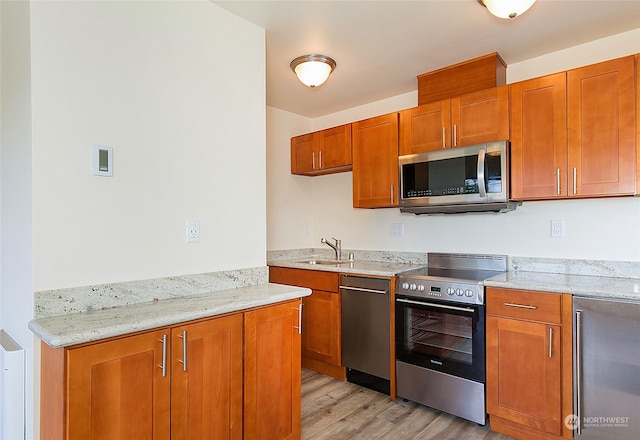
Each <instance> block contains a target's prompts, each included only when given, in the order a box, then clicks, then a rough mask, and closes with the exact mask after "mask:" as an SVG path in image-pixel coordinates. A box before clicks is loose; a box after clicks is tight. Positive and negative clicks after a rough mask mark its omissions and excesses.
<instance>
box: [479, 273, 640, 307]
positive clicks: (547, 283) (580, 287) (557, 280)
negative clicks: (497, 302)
mask: <svg viewBox="0 0 640 440" xmlns="http://www.w3.org/2000/svg"><path fill="white" fill-rule="evenodd" d="M484 285H485V287H503V288H508V289H523V290H534V291H540V292H555V293H568V294H571V295H574V296H585V297H599V298H609V299H618V300H632V301H640V278H615V277H606V276H592V275H573V274H557V273H546V272H518V271H517V272H506V273H504V274H500V275H496V276H494V277H492V278H489V279H488V280H485V281H484Z"/></svg>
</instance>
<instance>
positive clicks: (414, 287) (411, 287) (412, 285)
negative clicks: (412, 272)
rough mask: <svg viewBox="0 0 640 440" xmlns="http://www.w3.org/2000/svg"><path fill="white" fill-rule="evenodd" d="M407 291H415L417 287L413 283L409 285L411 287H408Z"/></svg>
mask: <svg viewBox="0 0 640 440" xmlns="http://www.w3.org/2000/svg"><path fill="white" fill-rule="evenodd" d="M409 289H411V290H416V289H417V286H416V285H415V284H414V283H411V285H410V286H409Z"/></svg>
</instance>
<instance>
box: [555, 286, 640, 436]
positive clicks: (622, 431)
mask: <svg viewBox="0 0 640 440" xmlns="http://www.w3.org/2000/svg"><path fill="white" fill-rule="evenodd" d="M573 310H574V365H573V368H574V372H573V377H574V397H575V399H574V413H575V414H574V419H573V420H565V423H573V425H574V427H575V436H574V437H575V439H576V440H596V439H602V440H608V439H616V440H631V439H633V440H635V439H638V438H640V409H639V408H640V303H638V302H626V301H615V300H602V299H595V298H580V297H575V298H574V300H573Z"/></svg>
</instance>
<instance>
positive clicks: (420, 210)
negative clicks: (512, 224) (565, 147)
mask: <svg viewBox="0 0 640 440" xmlns="http://www.w3.org/2000/svg"><path fill="white" fill-rule="evenodd" d="M398 166H399V176H400V211H401V212H412V213H414V214H438V213H445V214H450V213H460V212H478V211H500V212H505V211H511V210H513V209H515V208H516V207H517V206H518V205H519V204H520V202H514V201H511V200H509V196H510V194H509V174H508V173H509V142H508V141H497V142H488V143H484V144H478V145H471V146H468V147H460V148H449V149H446V150H437V151H430V152H427V153H419V154H410V155H405V156H400V158H399V161H398Z"/></svg>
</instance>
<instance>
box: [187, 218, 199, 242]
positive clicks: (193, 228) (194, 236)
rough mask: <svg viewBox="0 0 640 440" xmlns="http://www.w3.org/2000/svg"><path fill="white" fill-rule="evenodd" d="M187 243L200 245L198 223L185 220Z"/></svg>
mask: <svg viewBox="0 0 640 440" xmlns="http://www.w3.org/2000/svg"><path fill="white" fill-rule="evenodd" d="M187 243H200V222H199V221H198V220H187Z"/></svg>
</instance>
